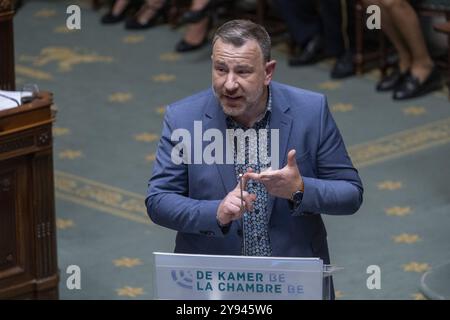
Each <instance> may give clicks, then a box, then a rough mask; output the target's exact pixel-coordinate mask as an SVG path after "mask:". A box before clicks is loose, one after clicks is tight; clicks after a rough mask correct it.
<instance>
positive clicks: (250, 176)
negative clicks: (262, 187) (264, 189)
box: [244, 172, 260, 181]
mask: <svg viewBox="0 0 450 320" xmlns="http://www.w3.org/2000/svg"><path fill="white" fill-rule="evenodd" d="M259 176H260V174H259V173H256V172H246V173H245V174H244V177H245V179H246V181H248V180H255V181H259V179H260V177H259Z"/></svg>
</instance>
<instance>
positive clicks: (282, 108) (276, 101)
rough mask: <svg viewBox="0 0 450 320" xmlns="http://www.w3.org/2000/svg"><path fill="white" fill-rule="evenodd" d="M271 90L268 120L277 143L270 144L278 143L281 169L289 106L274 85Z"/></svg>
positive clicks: (289, 120)
mask: <svg viewBox="0 0 450 320" xmlns="http://www.w3.org/2000/svg"><path fill="white" fill-rule="evenodd" d="M270 89H271V90H272V114H271V119H270V125H269V127H270V129H278V130H279V141H273V140H272V141H271V143H278V145H279V158H278V159H279V161H280V163H279V169H281V168H283V167H284V165H285V164H286V161H287V153H288V151H289V150H288V149H287V147H288V141H289V138H290V133H291V127H292V117H291V116H289V115H288V114H287V111H288V110H289V104H288V102H287V101H286V99H284V96H283V94H282V93H281V92H279V90H277V89H278V88H277V87H276V86H275V85H271V87H270ZM275 200H276V199H275V197H274V196H272V195H269V201H268V203H267V212H268V218H269V220H270V217H271V215H272V210H273V206H274V204H275Z"/></svg>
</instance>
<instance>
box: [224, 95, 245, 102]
mask: <svg viewBox="0 0 450 320" xmlns="http://www.w3.org/2000/svg"><path fill="white" fill-rule="evenodd" d="M224 97H225V98H226V99H228V100H232V101H233V100H238V99H240V98H241V96H235V97H233V96H227V95H224Z"/></svg>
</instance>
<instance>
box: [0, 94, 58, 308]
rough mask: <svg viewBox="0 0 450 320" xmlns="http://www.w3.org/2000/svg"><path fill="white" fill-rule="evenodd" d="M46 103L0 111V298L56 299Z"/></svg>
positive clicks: (48, 98) (47, 99) (46, 98)
mask: <svg viewBox="0 0 450 320" xmlns="http://www.w3.org/2000/svg"><path fill="white" fill-rule="evenodd" d="M51 105H52V95H51V94H50V93H46V92H43V93H40V94H39V96H38V98H37V99H35V100H34V101H33V102H31V103H28V104H24V105H21V106H19V107H14V108H11V109H6V110H2V111H0V299H9V298H18V299H23V298H30V299H57V298H58V267H57V255H56V224H55V204H54V182H53V156H52V122H53V119H54V114H53V113H52V110H51Z"/></svg>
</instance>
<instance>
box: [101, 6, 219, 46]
mask: <svg viewBox="0 0 450 320" xmlns="http://www.w3.org/2000/svg"><path fill="white" fill-rule="evenodd" d="M140 2H141V3H142V1H140ZM221 2H223V1H221ZM136 3H138V2H136V1H131V0H115V2H114V4H113V6H112V8H111V10H110V12H108V13H107V14H106V15H105V16H104V17H103V18H102V22H103V23H105V24H110V23H117V22H120V21H122V20H124V19H125V17H126V12H127V11H128V10H129V9H130V8H131V7H133V6H135V5H136ZM170 4H171V1H170V0H145V1H144V2H143V3H142V6H141V7H140V9H139V10H138V11H137V12H136V14H135V15H134V16H131V17H129V18H128V19H126V22H125V28H126V29H130V30H143V29H148V28H151V27H153V26H155V25H156V24H157V22H158V20H159V19H160V18H165V19H166V20H167V15H168V11H169V9H170ZM218 4H219V1H214V0H193V1H192V3H191V7H190V10H189V11H187V12H186V13H185V14H184V15H183V16H182V17H181V21H180V23H179V24H180V25H181V24H183V25H184V24H186V25H187V28H186V31H185V33H184V36H183V38H182V39H181V40H180V41H179V42H178V43H177V44H176V46H175V50H176V51H177V52H187V51H193V50H197V49H200V48H202V47H203V46H204V45H205V44H206V43H207V41H208V31H209V27H210V21H211V14H212V11H213V10H214V9H215V8H216V6H217V5H218Z"/></svg>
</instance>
